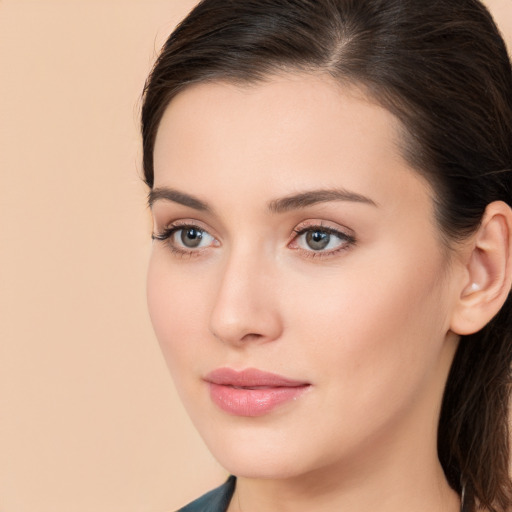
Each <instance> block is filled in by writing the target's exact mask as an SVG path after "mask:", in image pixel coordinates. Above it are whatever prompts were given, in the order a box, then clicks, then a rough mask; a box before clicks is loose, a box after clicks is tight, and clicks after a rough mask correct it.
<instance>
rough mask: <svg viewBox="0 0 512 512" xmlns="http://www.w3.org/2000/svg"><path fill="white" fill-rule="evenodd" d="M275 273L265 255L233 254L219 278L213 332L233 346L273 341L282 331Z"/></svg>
mask: <svg viewBox="0 0 512 512" xmlns="http://www.w3.org/2000/svg"><path fill="white" fill-rule="evenodd" d="M273 275H274V274H273V272H272V270H271V268H270V266H269V265H268V264H265V262H264V261H263V259H262V258H257V257H255V256H254V255H252V256H250V255H249V256H248V255H243V254H240V255H238V256H237V255H235V254H233V255H231V257H230V258H229V260H228V261H227V262H226V263H225V267H224V270H223V272H222V274H221V276H220V277H219V284H218V291H217V294H216V300H215V303H214V304H213V308H212V311H211V316H210V331H211V332H212V334H213V335H214V336H215V337H216V338H217V339H219V340H221V341H223V342H225V343H230V344H233V345H239V346H240V345H245V344H246V343H247V342H250V341H252V342H254V341H256V342H259V343H264V342H269V341H274V340H276V339H278V338H279V337H280V335H281V333H282V326H283V324H282V318H281V315H280V311H279V306H278V304H277V289H276V282H275V279H274V277H273Z"/></svg>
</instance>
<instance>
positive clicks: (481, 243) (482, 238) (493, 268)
mask: <svg viewBox="0 0 512 512" xmlns="http://www.w3.org/2000/svg"><path fill="white" fill-rule="evenodd" d="M464 265H465V269H464V270H465V272H464V274H463V275H464V277H463V279H462V282H461V285H460V288H459V291H458V299H457V303H456V305H455V308H454V310H453V312H452V318H451V325H450V329H451V330H452V331H453V332H455V333H456V334H460V335H467V334H473V333H475V332H477V331H479V330H480V329H482V328H483V327H484V326H485V325H486V324H487V323H489V322H490V320H491V319H492V318H493V317H494V316H495V315H496V314H497V313H498V311H499V310H500V309H501V307H502V306H503V304H504V302H505V300H506V299H507V296H508V294H509V292H510V288H511V286H512V209H511V208H510V207H509V206H508V205H507V204H506V203H504V202H503V201H495V202H493V203H490V204H489V205H488V206H487V208H486V210H485V213H484V216H483V218H482V223H481V225H480V227H479V229H478V231H477V232H476V233H475V235H474V236H473V237H472V238H471V243H470V245H469V247H468V250H467V252H466V251H465V257H464Z"/></svg>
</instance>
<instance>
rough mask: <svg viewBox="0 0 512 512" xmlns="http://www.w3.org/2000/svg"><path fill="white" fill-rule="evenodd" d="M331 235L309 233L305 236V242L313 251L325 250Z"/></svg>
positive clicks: (320, 232) (321, 232) (316, 232)
mask: <svg viewBox="0 0 512 512" xmlns="http://www.w3.org/2000/svg"><path fill="white" fill-rule="evenodd" d="M330 240H331V235H330V234H329V233H325V232H324V231H310V232H309V233H307V234H306V242H307V244H308V245H309V247H310V248H311V249H313V250H315V251H319V250H321V249H325V248H326V247H327V246H328V245H329V241H330Z"/></svg>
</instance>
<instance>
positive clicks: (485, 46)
mask: <svg viewBox="0 0 512 512" xmlns="http://www.w3.org/2000/svg"><path fill="white" fill-rule="evenodd" d="M294 70H302V71H307V72H326V73H329V74H330V75H331V76H333V77H334V78H336V79H337V80H339V81H341V82H345V83H352V84H356V85H358V86H360V87H362V88H364V89H365V90H366V91H367V93H368V94H369V95H370V96H371V97H373V98H374V99H375V100H376V101H377V102H379V103H380V104H381V105H382V106H384V107H385V108H387V109H388V110H389V111H391V112H392V113H393V114H395V115H396V116H397V118H398V119H400V121H401V122H402V125H403V126H404V128H405V129H404V132H405V135H404V144H403V151H404V155H405V157H406V158H407V160H408V161H409V163H410V164H411V165H412V166H413V167H414V168H415V169H417V170H418V172H420V173H422V174H423V175H424V176H425V177H426V178H427V179H428V180H429V181H430V183H431V184H432V186H433V187H434V189H435V191H436V198H435V201H436V215H437V219H438V222H439V226H440V228H441V232H442V233H443V235H444V238H445V240H446V243H447V244H448V245H449V244H450V243H451V242H452V241H454V240H458V239H463V238H464V237H467V236H468V235H470V234H472V233H474V231H475V230H476V229H477V228H478V226H479V223H480V221H481V218H482V215H483V213H484V210H485V207H486V206H487V205H488V204H489V203H491V202H492V201H496V200H502V201H505V202H506V203H508V204H509V205H510V204H511V203H512V199H511V198H512V70H511V65H510V60H509V57H508V55H507V51H506V48H505V45H504V42H503V40H502V38H501V37H500V35H499V32H498V30H497V28H496V26H495V24H494V22H493V20H492V18H491V16H490V14H489V13H488V11H487V10H486V9H485V7H483V5H482V4H481V3H479V2H478V1H477V0H431V1H428V2H427V1H425V0H203V1H202V2H201V3H199V4H198V5H197V6H196V7H195V9H194V10H193V11H192V12H191V13H190V14H189V15H188V16H187V18H186V19H185V20H184V21H183V22H182V23H181V24H180V25H179V26H178V27H177V29H176V30H175V31H174V32H173V33H172V34H171V36H170V37H169V39H168V40H167V42H166V43H165V45H164V47H163V49H162V52H161V54H160V57H159V58H158V60H157V62H156V64H155V66H154V68H153V71H152V73H151V75H150V77H149V78H148V81H147V83H146V87H145V90H144V104H143V109H142V135H143V165H144V174H145V181H146V183H147V184H148V185H149V187H152V185H153V146H154V142H155V137H156V132H157V130H158V126H159V123H160V120H161V118H162V115H163V113H164V111H165V109H166V107H167V105H168V104H169V102H170V101H171V99H172V98H173V97H174V96H175V95H176V94H177V93H178V92H180V91H181V90H182V89H184V88H185V87H187V86H189V85H191V84H194V83H198V82H206V81H214V80H227V81H232V82H235V83H251V82H257V81H260V80H264V79H265V78H267V77H269V76H271V75H272V74H275V73H278V72H280V71H294ZM511 362H512V302H511V298H510V296H509V298H508V300H507V302H506V303H505V305H504V307H503V308H502V309H501V311H500V312H499V314H498V315H497V316H496V317H495V318H494V319H493V320H492V321H491V322H490V323H489V324H488V325H487V326H486V327H485V328H484V329H483V330H481V331H480V332H478V333H476V334H473V335H471V336H465V337H463V338H462V340H461V343H460V345H459V348H458V351H457V353H456V356H455V359H454V362H453V365H452V368H451V372H450V375H449V377H448V381H447V384H446V390H445V395H444V399H443V404H442V411H441V417H440V422H439V429H438V453H439V459H440V461H441V464H442V466H443V468H444V471H445V474H446V477H447V479H448V481H449V483H450V485H451V486H452V487H453V488H454V489H455V490H456V491H458V492H459V493H460V492H461V491H462V486H464V487H465V491H466V498H467V503H468V508H467V510H471V511H472V510H476V508H477V504H480V505H481V506H482V507H486V508H488V509H489V510H491V511H493V512H505V511H509V510H511V507H512V482H511V480H510V475H509V462H510V447H509V435H508V434H509V433H508V421H507V418H508V407H509V399H510V394H511Z"/></svg>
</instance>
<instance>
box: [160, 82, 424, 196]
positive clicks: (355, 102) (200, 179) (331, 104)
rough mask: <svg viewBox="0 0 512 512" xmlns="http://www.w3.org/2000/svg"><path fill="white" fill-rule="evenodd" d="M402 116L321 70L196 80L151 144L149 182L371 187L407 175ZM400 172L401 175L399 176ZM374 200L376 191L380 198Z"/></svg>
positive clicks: (271, 188)
mask: <svg viewBox="0 0 512 512" xmlns="http://www.w3.org/2000/svg"><path fill="white" fill-rule="evenodd" d="M400 133H402V126H401V123H400V122H399V121H398V120H397V118H396V117H395V116H393V114H391V113H390V112H389V111H387V110H386V109H384V108H383V107H381V106H379V105H378V104H377V103H376V102H375V101H372V99H371V98H369V97H368V96H366V95H365V94H364V92H363V91H362V89H360V88H358V87H355V86H346V85H343V86H342V85H340V84H338V83H337V82H336V81H335V80H334V79H333V78H331V77H330V76H326V75H319V74H316V75H314V74H299V73H290V74H282V75H276V76H274V77H271V78H268V79H267V80H265V81H262V82H257V83H254V84H248V85H243V86H241V85H235V84H232V83H227V82H211V83H201V84H196V85H193V86H190V87H189V88H187V89H185V90H184V91H182V92H181V93H180V94H178V95H177V96H176V97H175V98H174V99H173V100H172V101H171V103H170V105H169V106H168V108H167V109H166V111H165V113H164V116H163V118H162V121H161V123H160V127H159V130H158V133H157V137H156V142H155V152H154V163H155V186H156V187H158V186H173V187H175V186H179V187H186V188H189V187H194V189H195V190H199V192H200V193H204V194H208V193H211V191H212V187H214V186H215V185H217V184H222V185H223V186H224V187H226V185H228V184H229V187H230V188H233V187H235V185H236V183H238V182H240V181H242V182H243V184H244V185H245V186H246V187H251V188H253V189H254V190H262V191H263V190H265V191H267V192H268V194H271V195H275V196H279V195H281V194H282V193H289V192H293V190H281V189H282V188H283V184H288V186H289V185H290V184H292V188H295V190H302V189H307V188H311V187H312V186H314V187H316V188H318V186H321V187H331V186H342V187H344V188H349V189H354V190H356V191H357V192H359V193H362V194H368V193H369V192H372V191H373V190H375V189H379V187H380V188H382V187H384V188H386V189H389V188H390V187H391V188H393V187H397V189H399V188H400V186H401V184H400V183H399V181H400V180H401V179H402V178H403V174H404V173H407V174H414V175H417V173H416V172H414V171H412V170H411V168H410V167H409V165H408V164H407V162H406V161H405V160H404V158H403V157H402V152H401V150H400V142H401V138H400ZM397 180H398V181H397ZM377 201H378V199H377Z"/></svg>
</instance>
